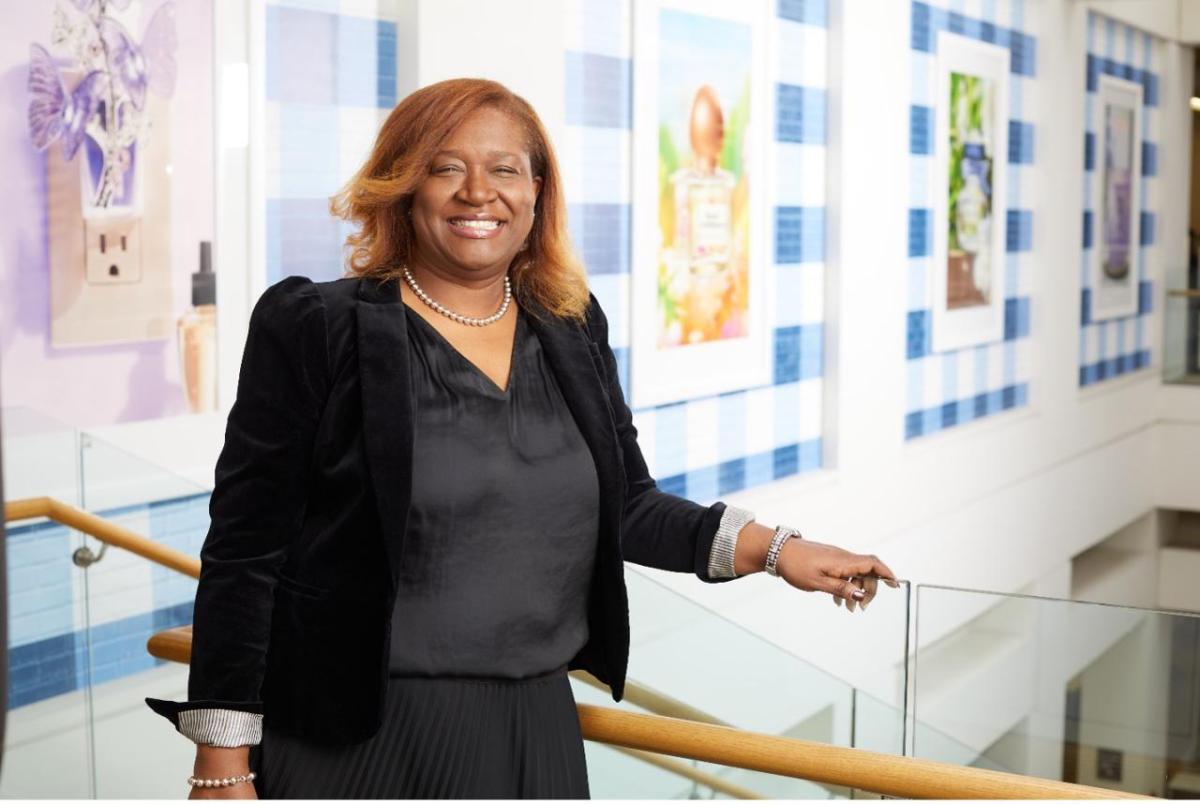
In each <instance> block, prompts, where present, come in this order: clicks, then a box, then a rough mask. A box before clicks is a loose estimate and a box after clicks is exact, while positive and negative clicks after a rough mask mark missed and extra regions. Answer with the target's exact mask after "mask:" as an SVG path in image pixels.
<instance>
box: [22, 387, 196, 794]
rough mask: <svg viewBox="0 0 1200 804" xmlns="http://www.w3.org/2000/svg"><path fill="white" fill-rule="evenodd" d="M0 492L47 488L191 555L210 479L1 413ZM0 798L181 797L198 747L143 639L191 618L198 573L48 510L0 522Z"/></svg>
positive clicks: (38, 420) (178, 671) (176, 693)
mask: <svg viewBox="0 0 1200 804" xmlns="http://www.w3.org/2000/svg"><path fill="white" fill-rule="evenodd" d="M3 415H4V417H5V431H4V450H3V454H4V462H5V465H4V480H5V497H6V499H8V500H15V499H20V498H25V497H41V496H48V497H53V498H55V499H57V500H60V501H62V502H66V503H69V504H71V505H75V506H79V507H81V508H83V509H84V510H88V511H90V512H92V513H95V514H98V515H99V516H101V517H103V518H105V519H106V520H109V521H112V522H115V523H116V524H119V525H122V526H124V527H126V528H128V529H130V530H132V531H134V532H135V533H138V534H141V535H143V536H146V537H148V538H150V539H151V540H152V541H156V542H159V543H163V544H167V545H169V546H172V547H175V548H177V549H179V550H181V551H183V552H185V553H187V554H190V555H197V554H198V553H199V548H200V544H201V543H202V542H203V539H204V535H205V533H206V531H207V527H208V515H207V500H208V491H207V490H206V489H204V488H201V487H199V486H197V485H195V484H194V483H190V482H188V481H187V480H185V479H182V478H180V477H177V476H174V475H173V474H171V473H170V472H168V471H166V470H164V469H163V468H162V467H159V466H156V465H154V464H152V463H150V462H148V461H145V460H142V459H140V458H138V457H136V456H134V455H131V454H129V453H128V452H125V451H123V450H120V449H117V448H116V447H114V446H112V445H111V444H108V443H106V442H104V441H102V440H99V439H96V438H94V437H92V436H90V435H88V434H86V433H79V432H77V431H76V430H74V429H72V428H70V427H66V426H65V425H63V424H61V423H59V422H55V421H54V420H52V419H50V418H48V417H45V416H41V415H39V414H37V413H35V412H32V411H29V410H27V409H21V408H9V409H6V410H5V411H4V414H3ZM7 547H8V572H9V576H8V584H9V611H10V625H9V650H10V657H11V667H10V681H9V712H8V728H7V730H6V734H5V743H6V748H5V762H4V772H3V774H2V775H0V797H3V798H47V797H53V798H87V797H96V796H98V797H100V798H129V797H133V798H140V797H151V798H175V797H181V796H183V795H185V794H186V792H187V788H186V785H185V784H184V779H185V778H186V776H187V774H188V773H189V772H190V770H191V766H192V759H193V757H194V750H195V749H194V747H193V746H192V745H191V743H189V742H188V741H187V740H185V739H183V738H182V737H180V736H179V735H177V734H175V732H174V731H173V730H172V728H171V726H170V724H169V723H167V722H166V721H165V720H163V719H162V718H160V717H158V716H157V715H155V714H154V713H152V712H151V711H150V710H149V709H148V708H147V707H146V705H145V702H144V700H143V699H144V697H146V696H154V697H160V698H168V699H171V698H174V699H183V698H186V686H187V668H186V667H183V666H180V665H176V664H167V663H163V662H160V661H158V660H155V659H154V658H153V657H151V656H150V655H149V654H148V653H147V652H146V640H147V639H148V638H149V637H150V635H151V634H153V633H155V632H157V631H160V630H162V629H164V628H170V627H173V626H176V625H181V624H186V623H188V622H190V621H191V609H192V600H193V599H194V597H195V587H196V583H195V581H194V580H192V579H191V578H189V577H187V576H185V575H182V574H180V573H177V572H175V571H173V570H168V569H166V568H164V567H161V566H159V565H157V564H154V563H153V562H150V561H148V560H146V559H144V558H141V557H139V556H136V555H134V554H132V553H129V552H126V551H124V550H122V549H119V548H115V547H109V548H105V547H104V546H103V544H102V543H101V542H99V541H98V540H96V539H94V538H91V537H87V536H85V535H83V534H82V533H79V532H76V531H74V530H72V529H69V528H66V527H64V526H62V525H59V524H58V523H55V522H50V521H46V520H25V521H21V522H14V523H12V524H11V525H10V526H9V528H8V542H7Z"/></svg>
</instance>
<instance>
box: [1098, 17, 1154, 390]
mask: <svg viewBox="0 0 1200 804" xmlns="http://www.w3.org/2000/svg"><path fill="white" fill-rule="evenodd" d="M1163 48H1164V43H1163V41H1162V40H1161V39H1158V38H1156V37H1154V36H1151V35H1150V34H1148V33H1144V32H1142V31H1139V30H1137V29H1135V28H1131V27H1129V26H1128V25H1123V24H1122V23H1119V22H1116V21H1114V20H1111V19H1108V18H1106V17H1101V16H1099V15H1097V14H1092V13H1089V14H1088V21H1087V97H1086V100H1085V101H1084V104H1085V105H1084V133H1083V153H1084V159H1083V253H1082V255H1081V258H1080V261H1079V266H1080V280H1079V281H1080V287H1081V288H1082V297H1081V299H1080V305H1079V307H1080V331H1079V384H1080V385H1081V386H1087V385H1094V384H1096V383H1098V382H1103V381H1104V380H1109V379H1112V378H1113V377H1119V376H1120V375H1122V374H1127V373H1129V372H1131V371H1137V370H1138V369H1143V368H1147V367H1148V366H1149V365H1150V362H1151V357H1152V356H1151V353H1150V352H1151V350H1150V337H1149V330H1148V328H1149V327H1150V326H1152V323H1151V322H1152V315H1153V307H1154V305H1153V298H1154V282H1153V279H1152V276H1151V274H1150V271H1149V266H1148V262H1149V261H1150V260H1151V259H1152V257H1153V255H1154V254H1155V253H1156V251H1155V244H1156V242H1157V233H1156V232H1155V224H1156V222H1157V211H1158V205H1159V201H1158V181H1157V176H1158V144H1157V136H1158V109H1159V93H1160V91H1161V79H1160V76H1161V74H1162V72H1161V71H1162V66H1161V65H1162V63H1163ZM1101 75H1111V76H1115V77H1117V78H1123V79H1125V80H1128V81H1134V82H1137V83H1139V84H1141V85H1142V91H1143V97H1142V176H1141V182H1142V186H1141V194H1140V195H1141V210H1140V213H1141V244H1140V245H1139V246H1138V249H1137V260H1136V266H1137V280H1138V306H1137V312H1136V313H1135V314H1134V315H1131V316H1126V317H1124V318H1114V319H1109V320H1107V321H1093V320H1092V288H1091V272H1090V271H1089V270H1088V265H1089V263H1090V261H1091V259H1092V250H1093V249H1094V248H1095V247H1096V246H1095V240H1096V237H1095V232H1096V220H1097V219H1096V211H1095V210H1094V209H1092V183H1093V182H1095V181H1096V175H1097V173H1096V163H1097V159H1098V158H1099V157H1098V155H1097V154H1096V132H1095V121H1094V109H1095V105H1096V103H1097V96H1096V91H1097V88H1098V86H1099V78H1100V76H1101Z"/></svg>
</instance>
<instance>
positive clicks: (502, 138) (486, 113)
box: [438, 106, 529, 157]
mask: <svg viewBox="0 0 1200 804" xmlns="http://www.w3.org/2000/svg"><path fill="white" fill-rule="evenodd" d="M464 148H470V149H472V150H479V149H484V150H486V151H487V152H488V153H489V155H492V154H496V155H501V154H508V155H520V156H526V157H528V155H529V145H528V137H527V134H526V131H525V127H524V126H523V125H522V124H521V121H519V120H517V119H516V118H514V117H513V116H512V115H511V114H509V113H507V112H503V111H501V110H499V109H495V108H492V107H488V106H485V107H483V108H481V109H476V110H475V111H474V112H472V113H471V114H470V115H468V116H467V118H466V119H465V120H463V122H462V123H461V124H460V125H459V126H458V128H456V129H454V131H452V132H450V135H449V136H448V137H446V139H445V140H443V141H442V143H441V144H440V146H439V149H438V150H439V151H452V150H461V149H464Z"/></svg>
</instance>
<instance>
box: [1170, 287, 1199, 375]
mask: <svg viewBox="0 0 1200 804" xmlns="http://www.w3.org/2000/svg"><path fill="white" fill-rule="evenodd" d="M1163 326H1164V332H1163V381H1164V382H1168V383H1181V384H1194V385H1200V290H1196V289H1192V290H1184V289H1174V290H1168V291H1167V300H1166V309H1165V313H1164V315H1163Z"/></svg>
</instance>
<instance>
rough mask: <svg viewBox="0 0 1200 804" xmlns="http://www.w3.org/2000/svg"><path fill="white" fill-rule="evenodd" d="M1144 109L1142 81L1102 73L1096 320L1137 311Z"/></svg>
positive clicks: (1095, 198)
mask: <svg viewBox="0 0 1200 804" xmlns="http://www.w3.org/2000/svg"><path fill="white" fill-rule="evenodd" d="M1141 109H1142V86H1141V84H1136V83H1134V82H1132V81H1125V80H1122V79H1119V78H1114V77H1112V76H1108V75H1104V76H1101V77H1100V84H1099V86H1098V90H1097V93H1096V103H1095V108H1094V112H1093V113H1094V115H1095V116H1094V119H1093V121H1092V123H1093V130H1094V131H1095V132H1096V150H1095V154H1096V160H1097V163H1098V167H1099V170H1098V171H1097V175H1096V178H1095V180H1094V181H1093V182H1092V185H1093V186H1092V188H1091V190H1092V209H1093V210H1095V215H1094V220H1093V229H1092V248H1091V251H1090V252H1089V258H1090V259H1089V265H1088V270H1089V273H1090V276H1089V279H1090V283H1089V284H1090V286H1091V288H1092V309H1091V311H1090V318H1091V320H1093V321H1103V320H1106V319H1111V318H1120V317H1123V316H1130V315H1134V314H1135V313H1136V312H1137V304H1138V298H1137V293H1138V287H1137V286H1138V276H1137V274H1138V271H1137V262H1136V261H1137V257H1138V247H1139V243H1140V240H1141V233H1140V229H1139V224H1140V216H1139V214H1138V210H1139V209H1140V208H1141V197H1140V186H1139V185H1140V182H1139V181H1138V179H1139V177H1140V176H1141V172H1142V166H1141V156H1142V138H1141V129H1142V125H1141V119H1142V117H1141Z"/></svg>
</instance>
